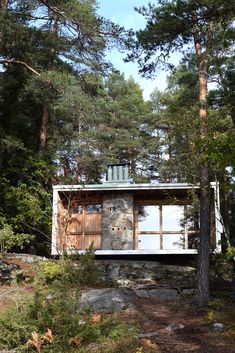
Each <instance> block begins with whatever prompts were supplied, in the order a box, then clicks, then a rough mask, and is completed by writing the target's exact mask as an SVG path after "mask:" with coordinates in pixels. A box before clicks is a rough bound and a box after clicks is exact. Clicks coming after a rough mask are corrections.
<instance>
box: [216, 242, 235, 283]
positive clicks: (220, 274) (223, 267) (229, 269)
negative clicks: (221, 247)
mask: <svg viewBox="0 0 235 353" xmlns="http://www.w3.org/2000/svg"><path fill="white" fill-rule="evenodd" d="M234 254H235V247H229V248H228V249H227V251H226V253H218V254H213V256H212V261H211V270H212V275H213V276H214V277H215V278H216V279H220V280H224V281H231V280H232V278H233V276H234V274H233V256H234Z"/></svg>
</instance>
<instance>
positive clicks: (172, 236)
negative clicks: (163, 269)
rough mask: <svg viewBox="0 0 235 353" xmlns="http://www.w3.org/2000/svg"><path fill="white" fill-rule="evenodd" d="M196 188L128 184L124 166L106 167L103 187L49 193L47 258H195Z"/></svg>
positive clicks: (214, 189)
mask: <svg viewBox="0 0 235 353" xmlns="http://www.w3.org/2000/svg"><path fill="white" fill-rule="evenodd" d="M195 197H200V188H199V187H198V186H193V185H189V184H187V183H164V184H163V183H162V184H161V183H159V184H157V183H156V184H153V183H150V184H134V183H131V181H130V180H129V177H128V164H126V163H119V164H111V165H109V166H108V172H107V181H105V182H103V184H93V185H92V184H87V185H55V186H54V187H53V225H52V227H53V229H52V254H53V255H57V254H60V253H62V252H63V251H66V252H68V253H69V252H73V251H74V250H76V251H81V252H82V251H84V250H85V249H87V248H88V247H89V246H90V245H91V244H94V247H95V249H96V255H131V254H133V255H137V254H139V255H141V254H149V255H150V254H195V253H197V247H198V238H199V227H200V219H199V215H198V211H197V210H196V208H195V207H194V203H195V202H194V201H195ZM211 200H212V202H211V247H212V248H213V249H214V250H216V251H220V240H221V232H222V230H221V224H220V222H219V209H218V207H219V206H218V205H219V194H218V186H217V184H216V183H211Z"/></svg>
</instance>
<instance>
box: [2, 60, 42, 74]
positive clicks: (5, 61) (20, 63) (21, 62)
mask: <svg viewBox="0 0 235 353" xmlns="http://www.w3.org/2000/svg"><path fill="white" fill-rule="evenodd" d="M0 64H9V65H10V64H16V65H23V66H24V67H26V69H28V70H29V71H31V72H33V73H34V74H36V75H38V76H40V73H39V72H38V71H36V70H34V69H33V68H32V67H31V66H29V65H28V64H26V63H25V62H24V61H20V60H14V59H10V60H8V59H0Z"/></svg>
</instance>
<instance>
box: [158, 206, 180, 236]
mask: <svg viewBox="0 0 235 353" xmlns="http://www.w3.org/2000/svg"><path fill="white" fill-rule="evenodd" d="M162 214H163V215H162V217H163V230H164V231H181V230H183V229H184V226H183V223H184V206H175V205H167V206H162Z"/></svg>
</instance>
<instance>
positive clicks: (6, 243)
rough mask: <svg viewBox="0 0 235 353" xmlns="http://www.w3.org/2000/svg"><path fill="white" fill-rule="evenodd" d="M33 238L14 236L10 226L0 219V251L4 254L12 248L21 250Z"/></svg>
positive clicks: (23, 235)
mask: <svg viewBox="0 0 235 353" xmlns="http://www.w3.org/2000/svg"><path fill="white" fill-rule="evenodd" d="M32 238H33V237H32V236H31V235H30V234H24V233H21V234H15V233H14V231H13V228H12V226H11V225H10V224H7V223H6V222H5V219H4V218H0V251H1V253H5V252H7V251H8V250H10V249H11V248H13V247H14V246H17V247H20V248H21V249H22V248H23V246H24V245H25V244H28V243H29V242H30V240H31V239H32Z"/></svg>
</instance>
